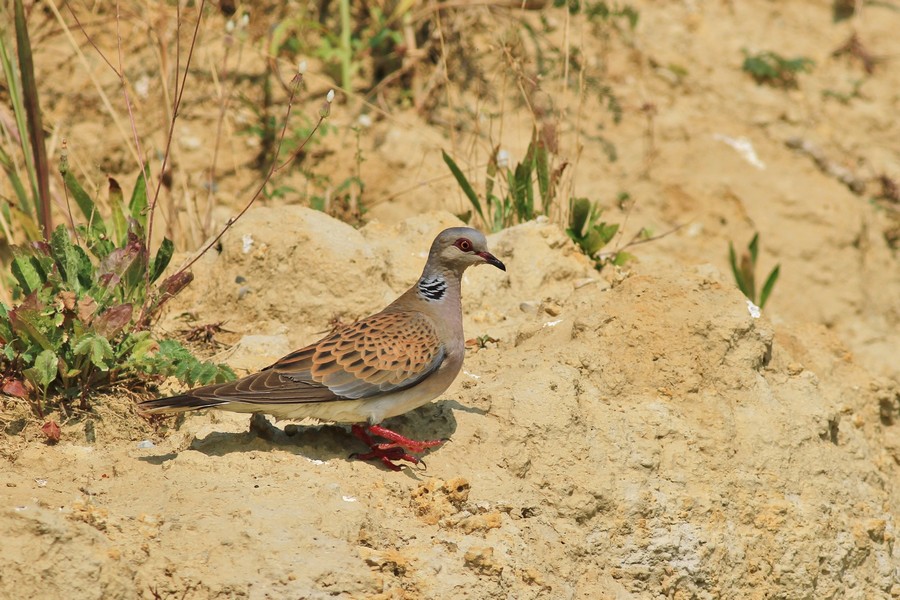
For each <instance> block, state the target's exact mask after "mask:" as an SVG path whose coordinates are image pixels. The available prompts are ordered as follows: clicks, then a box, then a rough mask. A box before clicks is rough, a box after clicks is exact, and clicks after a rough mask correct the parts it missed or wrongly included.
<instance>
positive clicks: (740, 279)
mask: <svg viewBox="0 0 900 600" xmlns="http://www.w3.org/2000/svg"><path fill="white" fill-rule="evenodd" d="M728 262H729V263H731V272H732V274H734V281H735V283H737V286H738V289H739V290H741V293H742V294H744V295H745V296H747V297H748V298H749V297H750V296H749V295H748V293H747V289H746V285H745V284H744V276H743V275H741V269H740V268H739V267H738V262H737V254H735V252H734V244H732V243H731V242H728Z"/></svg>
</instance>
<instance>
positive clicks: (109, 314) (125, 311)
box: [93, 304, 134, 340]
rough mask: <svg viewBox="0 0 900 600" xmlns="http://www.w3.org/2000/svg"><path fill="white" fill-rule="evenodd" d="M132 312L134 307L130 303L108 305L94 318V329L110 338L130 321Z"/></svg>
mask: <svg viewBox="0 0 900 600" xmlns="http://www.w3.org/2000/svg"><path fill="white" fill-rule="evenodd" d="M133 312H134V309H133V308H132V306H131V305H130V304H119V305H118V306H113V307H110V308H108V309H107V310H105V311H103V314H101V315H100V316H99V317H97V318H96V319H94V325H93V327H94V331H96V332H97V333H98V334H100V335H102V336H103V337H105V338H106V339H107V340H111V339H113V338H114V337H116V335H118V333H119V332H120V331H122V330H123V329H124V328H125V326H126V325H128V323H130V322H131V315H132V313H133Z"/></svg>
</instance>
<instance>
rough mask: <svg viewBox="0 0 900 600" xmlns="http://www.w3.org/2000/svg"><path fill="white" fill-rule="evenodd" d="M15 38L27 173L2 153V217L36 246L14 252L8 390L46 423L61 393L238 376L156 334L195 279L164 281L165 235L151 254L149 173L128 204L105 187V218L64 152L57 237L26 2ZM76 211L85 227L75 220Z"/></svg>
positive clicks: (4, 55) (5, 365)
mask: <svg viewBox="0 0 900 600" xmlns="http://www.w3.org/2000/svg"><path fill="white" fill-rule="evenodd" d="M4 33H5V32H4ZM16 38H17V52H18V55H19V59H20V60H19V72H17V71H16V69H15V68H13V65H12V63H11V61H10V60H9V53H8V51H7V48H8V44H7V43H6V41H5V38H4V37H3V36H2V35H0V62H2V66H3V69H4V73H5V75H6V81H7V85H8V86H9V89H10V90H11V97H13V110H14V114H15V121H16V131H15V132H13V131H9V130H4V133H5V134H6V138H7V139H14V138H18V139H20V140H22V141H21V144H20V145H19V149H20V150H21V153H22V159H21V161H20V162H21V163H22V164H24V165H25V169H24V171H20V168H19V167H18V162H19V161H16V160H14V157H13V156H11V155H10V154H9V153H7V152H5V151H4V152H2V153H0V163H2V166H3V168H4V170H5V171H6V172H7V175H9V177H10V180H11V182H12V184H13V185H12V187H13V190H14V193H15V195H16V200H17V202H18V206H16V207H15V210H14V211H11V210H9V209H10V206H9V205H8V204H7V205H5V206H4V207H3V214H4V216H6V217H8V216H9V215H11V214H16V215H17V217H18V219H17V222H19V223H22V224H23V225H24V227H23V229H24V231H25V232H26V239H27V240H30V241H29V242H28V243H25V244H23V245H20V246H13V247H12V260H11V263H10V271H11V275H12V281H13V286H12V288H11V290H10V297H11V303H10V304H9V305H8V304H7V303H5V302H0V376H2V391H3V392H4V393H6V394H10V395H14V396H19V397H23V398H33V399H34V400H35V401H34V408H35V411H36V412H37V413H38V414H39V415H41V416H43V408H44V404H45V402H46V400H47V398H48V397H49V396H50V395H55V394H59V395H61V396H62V397H63V398H64V399H68V400H71V399H73V398H76V397H80V398H81V401H82V406H83V407H86V406H87V396H88V394H89V393H90V392H92V391H95V390H98V389H102V388H104V387H108V386H110V385H112V384H114V383H117V382H123V381H132V380H141V381H147V380H150V379H153V378H162V377H165V376H169V375H174V376H176V377H178V378H180V379H181V380H182V381H184V382H187V383H190V384H193V383H198V382H199V383H203V382H212V381H223V380H227V379H231V378H234V373H232V372H231V370H230V369H229V368H228V367H225V366H221V365H214V364H212V363H202V362H200V361H198V360H197V359H196V358H194V357H193V356H192V355H191V354H190V353H189V352H188V351H187V350H186V349H184V348H183V347H182V346H181V345H180V344H179V343H178V342H176V341H174V340H164V339H158V338H157V337H154V336H153V335H152V333H151V332H150V330H149V328H150V326H151V325H152V323H153V321H154V320H155V318H156V316H157V315H158V313H159V310H160V308H161V307H162V306H163V305H164V304H165V302H166V301H168V300H169V299H170V298H172V297H173V296H174V295H175V294H177V293H178V292H179V291H180V290H181V289H183V288H184V287H185V286H186V285H187V284H188V283H189V282H190V281H191V279H192V275H191V274H190V273H188V272H186V271H185V270H181V271H179V272H177V273H175V274H174V275H171V276H169V277H168V278H165V279H163V280H161V277H162V274H163V272H164V271H165V269H166V267H167V266H168V264H169V261H170V260H171V258H172V255H173V253H174V244H173V242H172V241H171V240H169V239H167V238H166V239H163V241H162V243H161V245H160V247H159V249H158V250H157V252H156V253H155V255H154V254H153V253H152V252H151V250H150V245H149V242H148V240H150V239H152V235H151V231H152V219H153V205H154V204H155V202H156V200H155V198H156V196H155V195H154V196H151V195H149V194H148V181H149V173H148V172H147V171H146V170H145V169H143V168H142V169H141V173H140V175H139V176H138V177H137V181H136V183H135V185H134V188H133V190H132V194H131V196H130V200H129V201H128V202H127V204H126V202H125V200H124V196H123V193H122V189H121V187H120V186H119V184H118V183H117V182H116V181H115V180H114V179H110V180H109V206H110V213H109V215H108V216H107V217H105V218H104V216H103V215H102V214H101V213H100V211H99V210H98V207H97V203H96V202H95V201H94V199H93V198H92V197H91V196H90V195H89V194H88V193H87V192H86V191H85V190H84V188H83V187H82V186H81V185H80V184H79V182H78V181H77V180H76V178H75V176H74V174H73V173H72V171H71V170H70V169H69V165H68V159H67V155H66V152H65V144H63V153H62V156H61V159H60V164H59V175H60V179H61V184H62V185H61V187H62V191H63V192H64V194H65V197H66V206H67V208H68V214H67V217H68V219H67V220H68V225H59V226H58V227H56V229H51V219H50V212H49V191H48V190H49V180H50V177H49V172H48V168H47V166H46V161H47V158H46V154H45V152H44V150H43V146H44V142H43V137H42V133H41V131H42V129H41V118H40V104H39V102H38V93H37V87H36V83H35V81H34V73H33V67H32V65H31V60H30V55H31V47H30V41H29V37H28V32H27V28H26V23H25V19H24V14H23V13H22V10H21V2H20V1H17V2H16ZM19 78H21V82H22V85H21V86H19V85H18V82H19V81H20V79H19ZM126 101H127V94H126ZM175 112H177V109H176V111H175ZM25 123H27V130H28V133H29V135H28V143H26V142H25V135H24V133H25V131H26V126H25ZM169 139H171V134H170V138H169ZM167 152H168V149H167ZM42 154H43V157H42V156H41V155H42ZM42 163H43V165H42ZM164 168H165V160H164V161H163V167H162V169H164ZM20 173H22V174H21V175H20ZM23 181H24V182H27V185H26V184H23ZM28 187H30V188H31V190H30V193H29V190H28V189H27V188H28ZM158 193H159V190H158V187H157V191H156V194H158ZM73 202H74V204H75V205H76V206H77V208H78V209H79V210H80V212H81V215H82V216H83V218H84V221H83V224H76V222H75V218H74V216H73V215H72V207H71V204H72V203H73ZM9 220H10V219H9V218H7V219H6V221H5V222H4V224H6V223H8V222H9ZM29 224H31V225H30V226H29ZM39 228H40V229H39ZM7 237H8V238H9V237H10V236H9V234H7ZM41 238H42V239H41ZM10 241H11V240H10ZM160 280H161V281H160ZM158 282H159V283H158Z"/></svg>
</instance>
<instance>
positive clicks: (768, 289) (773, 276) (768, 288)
mask: <svg viewBox="0 0 900 600" xmlns="http://www.w3.org/2000/svg"><path fill="white" fill-rule="evenodd" d="M780 271H781V265H776V266H775V268H774V269H772V272H771V273H769V276H768V277H767V278H766V282H765V283H764V284H763V288H762V292H760V295H759V308H760V310H762V307H763V306H765V305H766V300H768V299H769V294H771V293H772V289H773V288H774V287H775V282H776V281H778V274H779V272H780Z"/></svg>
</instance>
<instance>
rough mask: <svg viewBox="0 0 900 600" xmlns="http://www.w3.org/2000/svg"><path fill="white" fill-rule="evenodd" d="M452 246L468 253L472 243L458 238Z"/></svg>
mask: <svg viewBox="0 0 900 600" xmlns="http://www.w3.org/2000/svg"><path fill="white" fill-rule="evenodd" d="M453 245H454V246H456V247H457V248H459V249H460V250H462V251H463V252H469V251H470V250H472V242H470V241H469V240H467V239H466V238H459V239H458V240H456V242H454V244H453Z"/></svg>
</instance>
